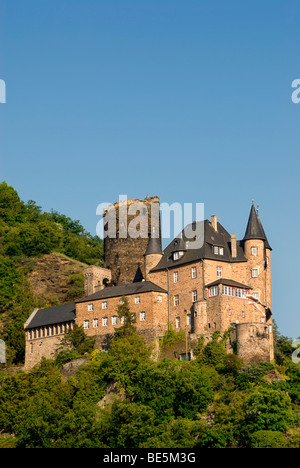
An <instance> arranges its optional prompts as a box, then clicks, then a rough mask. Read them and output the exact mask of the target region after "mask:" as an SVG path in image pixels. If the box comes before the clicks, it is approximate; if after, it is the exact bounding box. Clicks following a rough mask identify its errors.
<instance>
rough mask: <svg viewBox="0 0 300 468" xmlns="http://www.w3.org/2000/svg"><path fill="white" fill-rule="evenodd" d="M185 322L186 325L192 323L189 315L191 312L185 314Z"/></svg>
mask: <svg viewBox="0 0 300 468" xmlns="http://www.w3.org/2000/svg"><path fill="white" fill-rule="evenodd" d="M186 323H187V325H192V316H191V314H187V316H186Z"/></svg>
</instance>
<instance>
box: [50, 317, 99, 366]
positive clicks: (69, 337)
mask: <svg viewBox="0 0 300 468" xmlns="http://www.w3.org/2000/svg"><path fill="white" fill-rule="evenodd" d="M94 344H95V338H94V337H89V336H87V335H86V333H85V331H84V329H83V327H82V326H79V325H77V324H76V323H75V324H74V326H73V328H70V329H69V330H67V331H66V332H65V335H64V337H63V338H62V339H61V342H60V344H59V346H58V347H57V349H56V361H57V362H58V363H63V362H66V361H69V360H71V359H74V358H76V357H79V356H82V355H84V354H85V353H90V352H91V351H92V350H93V347H94Z"/></svg>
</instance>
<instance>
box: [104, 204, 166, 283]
mask: <svg viewBox="0 0 300 468" xmlns="http://www.w3.org/2000/svg"><path fill="white" fill-rule="evenodd" d="M159 208H160V200H159V198H158V197H146V198H145V199H144V200H125V201H123V202H119V203H115V204H114V205H112V206H110V207H109V208H108V209H107V211H106V212H105V213H104V220H105V221H104V252H105V261H104V266H105V268H109V269H110V270H111V283H112V284H114V285H120V284H126V283H132V282H133V281H141V280H142V279H145V262H144V254H145V252H146V250H147V247H148V243H149V238H150V237H151V232H152V230H153V229H154V231H155V233H156V235H157V236H158V239H159V241H160V240H161V230H160V212H159ZM109 223H110V224H111V226H112V225H113V227H114V228H115V229H112V230H111V231H110V229H109V227H108V224H109ZM113 231H115V232H113Z"/></svg>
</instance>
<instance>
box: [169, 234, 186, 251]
mask: <svg viewBox="0 0 300 468" xmlns="http://www.w3.org/2000/svg"><path fill="white" fill-rule="evenodd" d="M171 252H172V253H173V252H186V243H185V241H184V239H183V236H181V237H179V238H176V239H174V241H173V248H172V251H171Z"/></svg>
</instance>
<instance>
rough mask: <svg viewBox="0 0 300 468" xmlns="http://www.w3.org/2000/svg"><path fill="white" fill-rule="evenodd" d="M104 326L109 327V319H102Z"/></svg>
mask: <svg viewBox="0 0 300 468" xmlns="http://www.w3.org/2000/svg"><path fill="white" fill-rule="evenodd" d="M102 326H103V327H107V326H108V318H107V317H103V318H102Z"/></svg>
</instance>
